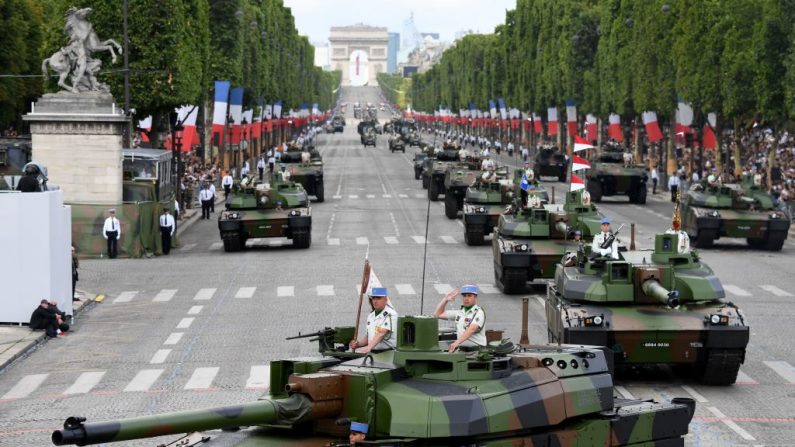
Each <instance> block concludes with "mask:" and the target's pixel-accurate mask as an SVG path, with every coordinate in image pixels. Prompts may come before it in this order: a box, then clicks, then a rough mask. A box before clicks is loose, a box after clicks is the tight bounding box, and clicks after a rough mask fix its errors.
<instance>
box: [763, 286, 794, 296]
mask: <svg viewBox="0 0 795 447" xmlns="http://www.w3.org/2000/svg"><path fill="white" fill-rule="evenodd" d="M759 287H760V288H762V289H764V290H766V291H768V292H770V293H772V294H773V295H776V296H792V294H791V293H789V292H787V291H786V290H781V289H779V288H778V287H776V286H774V285H770V284H763V285H761V286H759Z"/></svg>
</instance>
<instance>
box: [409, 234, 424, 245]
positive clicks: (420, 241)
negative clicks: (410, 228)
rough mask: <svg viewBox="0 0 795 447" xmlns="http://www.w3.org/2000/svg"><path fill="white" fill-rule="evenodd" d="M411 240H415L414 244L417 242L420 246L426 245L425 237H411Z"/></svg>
mask: <svg viewBox="0 0 795 447" xmlns="http://www.w3.org/2000/svg"><path fill="white" fill-rule="evenodd" d="M411 238H412V239H414V242H416V243H418V244H424V243H425V236H411Z"/></svg>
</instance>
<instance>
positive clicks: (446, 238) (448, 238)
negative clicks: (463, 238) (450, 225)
mask: <svg viewBox="0 0 795 447" xmlns="http://www.w3.org/2000/svg"><path fill="white" fill-rule="evenodd" d="M439 239H441V240H442V242H444V243H445V244H457V243H458V242H456V240H455V238H454V237H453V236H439Z"/></svg>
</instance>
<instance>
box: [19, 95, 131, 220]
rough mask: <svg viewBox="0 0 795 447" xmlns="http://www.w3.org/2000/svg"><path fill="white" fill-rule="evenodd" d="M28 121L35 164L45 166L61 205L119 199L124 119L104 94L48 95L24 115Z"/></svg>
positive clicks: (117, 202)
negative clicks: (61, 198)
mask: <svg viewBox="0 0 795 447" xmlns="http://www.w3.org/2000/svg"><path fill="white" fill-rule="evenodd" d="M23 119H24V120H25V121H28V122H29V123H30V133H31V135H32V145H33V160H34V161H36V162H38V163H40V164H42V165H44V166H46V167H47V170H48V176H49V183H50V184H54V185H58V186H60V187H61V190H62V191H63V193H64V201H65V202H66V203H73V204H94V205H117V204H119V203H121V201H122V133H123V132H124V127H125V125H126V123H127V121H128V118H127V117H125V116H124V114H123V113H122V111H121V110H120V109H119V108H118V107H116V105H115V103H114V102H113V96H111V95H110V94H108V93H99V92H89V93H68V92H60V93H48V94H46V95H44V96H42V97H41V99H39V100H38V101H37V102H36V103H35V104H34V106H33V110H32V111H31V113H29V114H27V115H25V116H24V117H23Z"/></svg>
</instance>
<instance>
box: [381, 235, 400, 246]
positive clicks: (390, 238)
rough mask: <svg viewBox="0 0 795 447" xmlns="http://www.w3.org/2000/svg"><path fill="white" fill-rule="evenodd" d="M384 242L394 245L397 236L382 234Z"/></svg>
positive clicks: (396, 241)
mask: <svg viewBox="0 0 795 447" xmlns="http://www.w3.org/2000/svg"><path fill="white" fill-rule="evenodd" d="M384 242H386V243H387V244H389V245H395V244H397V243H398V238H396V237H395V236H384Z"/></svg>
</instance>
